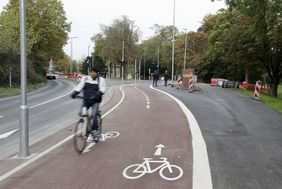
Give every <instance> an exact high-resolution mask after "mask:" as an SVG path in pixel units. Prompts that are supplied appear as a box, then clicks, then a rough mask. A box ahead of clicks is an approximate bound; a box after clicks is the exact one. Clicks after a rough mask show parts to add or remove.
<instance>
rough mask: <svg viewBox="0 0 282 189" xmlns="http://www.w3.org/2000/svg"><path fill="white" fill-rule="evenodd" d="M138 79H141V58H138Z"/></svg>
mask: <svg viewBox="0 0 282 189" xmlns="http://www.w3.org/2000/svg"><path fill="white" fill-rule="evenodd" d="M138 75H139V81H140V79H141V60H139V74H138Z"/></svg>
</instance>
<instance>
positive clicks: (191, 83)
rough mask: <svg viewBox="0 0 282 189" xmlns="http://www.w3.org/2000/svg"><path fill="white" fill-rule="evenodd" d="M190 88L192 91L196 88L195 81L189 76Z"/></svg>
mask: <svg viewBox="0 0 282 189" xmlns="http://www.w3.org/2000/svg"><path fill="white" fill-rule="evenodd" d="M189 90H190V91H193V90H194V81H193V78H192V77H190V78H189Z"/></svg>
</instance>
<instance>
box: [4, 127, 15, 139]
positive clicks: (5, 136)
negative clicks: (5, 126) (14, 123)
mask: <svg viewBox="0 0 282 189" xmlns="http://www.w3.org/2000/svg"><path fill="white" fill-rule="evenodd" d="M18 130H19V129H15V130H12V131H9V132H7V133H4V134H1V135H0V139H4V138H8V137H9V136H11V135H12V134H14V133H15V132H17V131H18Z"/></svg>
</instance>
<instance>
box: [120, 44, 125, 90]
mask: <svg viewBox="0 0 282 189" xmlns="http://www.w3.org/2000/svg"><path fill="white" fill-rule="evenodd" d="M123 64H124V41H122V57H121V75H122V76H121V83H122V85H123V75H124V74H123V72H124V70H123V69H124V66H123Z"/></svg>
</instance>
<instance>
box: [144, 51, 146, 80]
mask: <svg viewBox="0 0 282 189" xmlns="http://www.w3.org/2000/svg"><path fill="white" fill-rule="evenodd" d="M145 55H146V49H145V51H144V80H145V77H146V61H145Z"/></svg>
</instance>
